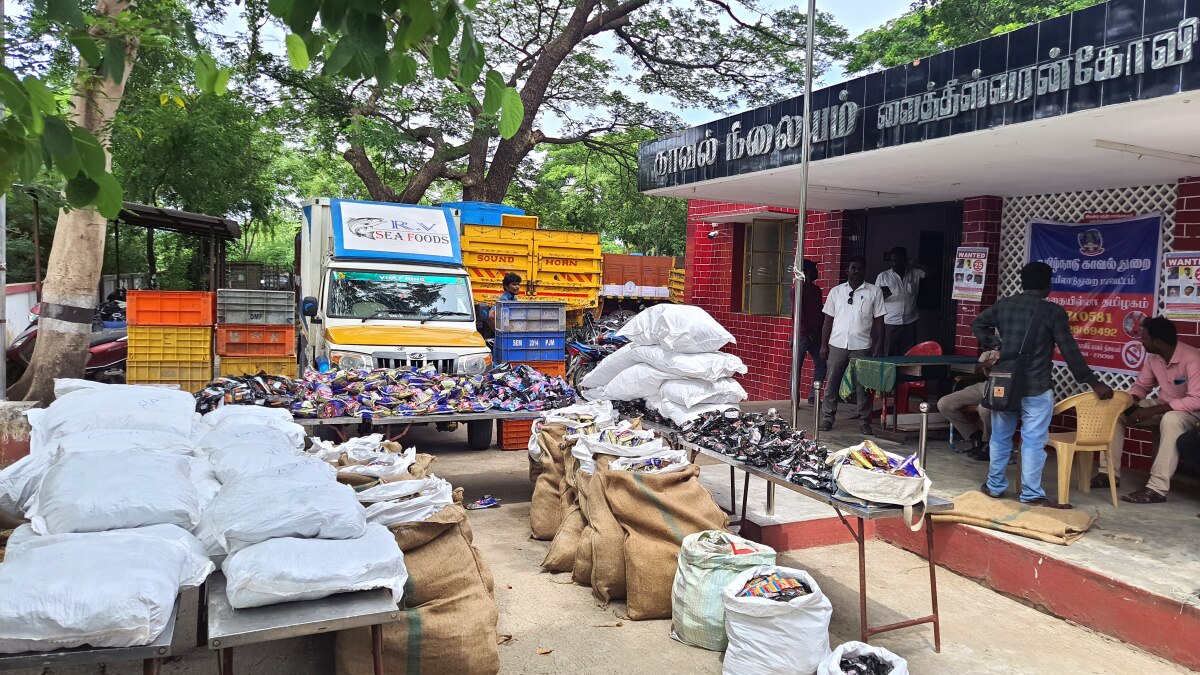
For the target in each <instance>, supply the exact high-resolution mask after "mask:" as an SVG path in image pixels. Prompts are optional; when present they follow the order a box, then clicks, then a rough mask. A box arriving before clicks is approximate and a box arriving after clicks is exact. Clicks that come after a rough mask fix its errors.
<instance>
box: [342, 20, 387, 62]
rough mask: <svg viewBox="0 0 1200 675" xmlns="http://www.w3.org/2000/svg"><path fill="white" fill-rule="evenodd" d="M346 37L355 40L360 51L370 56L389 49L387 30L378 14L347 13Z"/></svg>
mask: <svg viewBox="0 0 1200 675" xmlns="http://www.w3.org/2000/svg"><path fill="white" fill-rule="evenodd" d="M345 25H346V33H345V37H348V38H350V39H352V40H354V44H355V46H356V47H357V48H358V51H360V52H362V53H364V54H367V55H369V56H378V55H380V54H382V53H384V52H386V51H387V30H386V29H385V28H384V26H383V20H382V19H380V18H379V15H378V14H364V13H363V12H355V11H350V12H347V13H346V20H345Z"/></svg>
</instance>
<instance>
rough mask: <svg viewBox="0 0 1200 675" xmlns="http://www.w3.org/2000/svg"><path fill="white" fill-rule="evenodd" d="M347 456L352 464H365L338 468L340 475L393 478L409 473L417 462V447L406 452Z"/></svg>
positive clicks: (363, 453) (361, 453)
mask: <svg viewBox="0 0 1200 675" xmlns="http://www.w3.org/2000/svg"><path fill="white" fill-rule="evenodd" d="M346 456H347V458H348V459H349V460H350V461H352V462H365V463H364V464H351V465H350V466H342V467H338V470H337V471H338V473H346V474H354V475H356V476H370V477H372V478H392V477H394V476H403V475H405V474H407V473H408V469H409V467H411V466H412V465H413V462H415V461H417V449H416V448H415V447H412V448H405V449H404V452H357V453H355V454H350V453H347V455H346Z"/></svg>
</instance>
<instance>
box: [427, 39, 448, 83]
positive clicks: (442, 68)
mask: <svg viewBox="0 0 1200 675" xmlns="http://www.w3.org/2000/svg"><path fill="white" fill-rule="evenodd" d="M429 64H430V65H431V66H433V76H434V77H436V78H438V79H439V80H440V79H442V78H444V77H446V76H448V75H449V74H450V50H449V49H446V48H445V47H443V46H442V45H434V46H433V49H432V50H430V52H429Z"/></svg>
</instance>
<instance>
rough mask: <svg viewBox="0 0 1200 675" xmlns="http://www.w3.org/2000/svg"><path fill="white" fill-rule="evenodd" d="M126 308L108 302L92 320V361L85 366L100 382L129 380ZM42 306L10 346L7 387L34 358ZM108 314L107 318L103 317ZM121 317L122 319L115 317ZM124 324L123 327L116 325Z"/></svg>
mask: <svg viewBox="0 0 1200 675" xmlns="http://www.w3.org/2000/svg"><path fill="white" fill-rule="evenodd" d="M123 309H124V308H119V309H118V308H117V307H116V306H114V305H112V303H111V302H109V303H105V304H104V305H102V306H101V307H100V308H98V309H97V312H96V320H95V321H93V322H92V337H91V340H90V341H89V342H88V360H87V364H86V365H85V366H84V375H83V376H84V377H85V378H86V379H89V380H95V381H97V382H105V383H109V384H121V383H123V382H125V360H126V358H127V357H128V346H129V341H128V337H127V335H126V332H125V328H124V323H125V322H124V318H125V316H124V311H123ZM40 310H41V307H40V305H34V306H33V309H32V310H30V312H29V325H28V326H26V327H25V330H23V331H21V334H20V335H18V336H17V337H16V338H15V339H13V341H12V344H10V345H9V346H8V351H7V352H6V354H5V356H6V360H7V362H8V370H7V375H8V377H7V380H8V381H7V383H6V386H10V387H11V386H12V385H13V383H14V382H16V381H17V380H19V379H21V375H23V374H24V373H25V369H26V368H28V367H29V361H30V359H32V358H33V347H34V345H35V344H36V343H37V333H38V330H37V325H38V314H39V312H40ZM101 317H104V318H101ZM114 319H120V320H114ZM118 325H119V326H121V327H120V328H118V327H116V326H118Z"/></svg>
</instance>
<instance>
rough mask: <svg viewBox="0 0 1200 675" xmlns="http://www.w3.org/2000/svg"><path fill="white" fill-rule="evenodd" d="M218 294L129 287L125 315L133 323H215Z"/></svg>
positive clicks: (147, 324) (155, 324) (201, 324)
mask: <svg viewBox="0 0 1200 675" xmlns="http://www.w3.org/2000/svg"><path fill="white" fill-rule="evenodd" d="M216 311H217V294H216V293H208V292H204V291H129V292H128V293H127V294H126V297H125V318H126V320H127V321H128V322H129V325H130V326H211V325H213V317H214V316H215V315H216Z"/></svg>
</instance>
